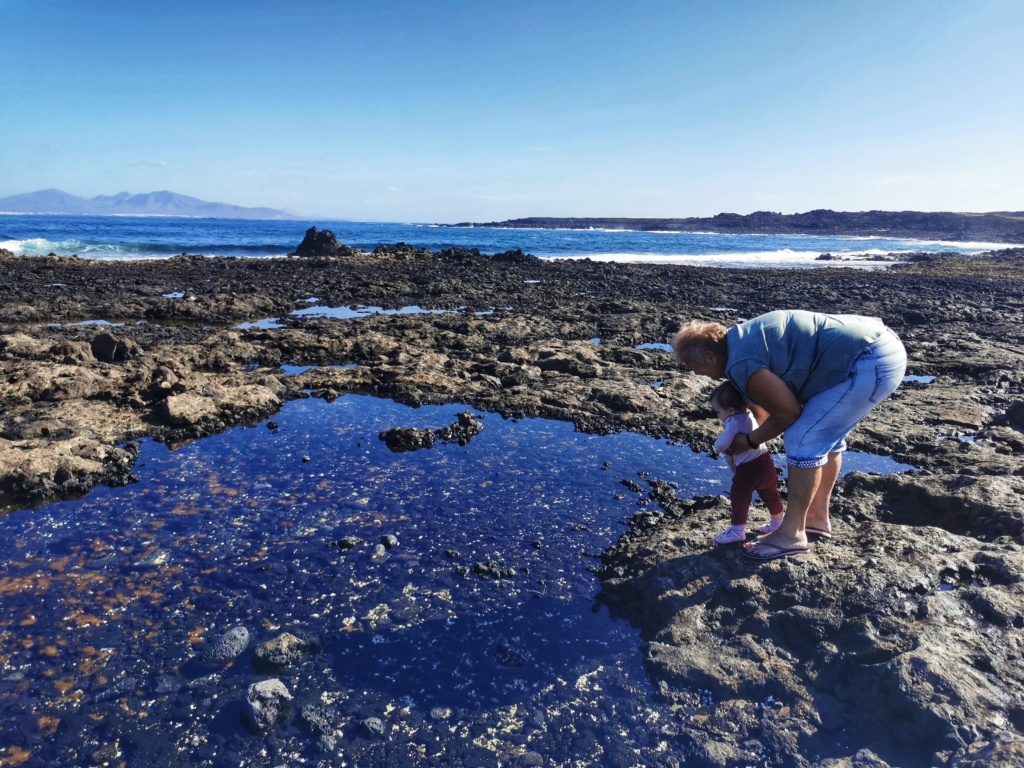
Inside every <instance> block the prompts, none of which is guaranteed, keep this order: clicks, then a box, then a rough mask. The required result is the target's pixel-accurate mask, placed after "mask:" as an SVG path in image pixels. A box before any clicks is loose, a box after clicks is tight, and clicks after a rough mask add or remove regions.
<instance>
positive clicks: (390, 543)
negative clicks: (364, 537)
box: [380, 533, 398, 549]
mask: <svg viewBox="0 0 1024 768" xmlns="http://www.w3.org/2000/svg"><path fill="white" fill-rule="evenodd" d="M380 543H381V544H383V545H384V547H385V548H386V549H393V548H395V547H397V546H398V537H397V536H394V535H392V534H390V533H389V534H386V535H385V536H381V538H380Z"/></svg>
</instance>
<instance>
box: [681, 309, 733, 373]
mask: <svg viewBox="0 0 1024 768" xmlns="http://www.w3.org/2000/svg"><path fill="white" fill-rule="evenodd" d="M726 331H728V328H726V327H725V326H724V325H722V324H721V323H706V322H701V321H700V320H691V321H690V322H688V323H686V324H685V325H684V326H683V327H682V328H680V329H679V332H678V333H676V335H675V337H674V338H673V339H672V351H673V352H675V355H676V360H678V361H679V362H680V363H682V364H683V365H689V364H690V363H703V362H705V361H706V360H707V353H708V352H715V353H716V354H717V355H718V356H719V357H720V358H721V359H722V360H723V361H724V360H725V356H726V351H727V349H726V341H725V334H726Z"/></svg>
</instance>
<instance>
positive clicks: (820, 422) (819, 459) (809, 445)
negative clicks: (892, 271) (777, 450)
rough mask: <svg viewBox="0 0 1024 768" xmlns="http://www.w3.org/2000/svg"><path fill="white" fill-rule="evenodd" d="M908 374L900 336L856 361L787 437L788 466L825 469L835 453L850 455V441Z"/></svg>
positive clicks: (810, 404)
mask: <svg viewBox="0 0 1024 768" xmlns="http://www.w3.org/2000/svg"><path fill="white" fill-rule="evenodd" d="M906 370H907V351H906V350H905V349H904V348H903V343H902V342H901V341H900V340H899V338H897V336H896V334H895V333H893V332H892V331H890V330H888V329H886V332H885V333H884V334H883V335H882V337H881V338H880V339H879V340H878V341H875V342H873V343H871V344H870V345H868V347H867V349H865V351H864V352H863V353H862V354H861V355H860V356H859V357H858V358H857V359H856V360H854V361H853V368H852V369H851V370H850V377H849V378H848V379H847V380H846V381H844V382H842V383H841V384H837V385H835V386H834V387H831V388H829V389H826V390H825V391H824V392H819V393H818V394H816V395H814V396H813V397H812V398H811V399H810V400H808V401H807V402H806V403H804V409H803V411H802V412H801V414H800V418H799V419H797V420H796V421H795V422H794V423H793V424H792V425H791V426H790V427H789V429H787V430H786V431H785V433H784V434H783V441H784V443H785V446H786V463H787V464H788V465H789V466H791V467H802V468H806V469H811V468H814V467H821V466H824V465H825V463H826V462H827V461H828V455H829V454H830V453H838V452H840V451H845V450H846V437H847V435H849V434H850V430H852V429H853V428H854V427H855V426H857V424H859V423H860V421H861V419H863V418H864V417H865V416H867V414H868V412H869V411H870V410H871V409H872V408H874V407H875V406H876V405H878V404H879V403H880V402H882V400H884V399H885V398H886V397H888V396H889V395H891V394H892V393H893V392H894V391H896V387H898V386H899V385H900V382H902V381H903V374H904V373H905V372H906Z"/></svg>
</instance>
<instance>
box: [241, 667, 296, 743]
mask: <svg viewBox="0 0 1024 768" xmlns="http://www.w3.org/2000/svg"><path fill="white" fill-rule="evenodd" d="M291 700H292V694H291V692H290V691H289V690H288V688H287V687H286V686H285V684H284V683H282V682H281V681H280V680H278V679H277V678H271V679H270V680H260V681H259V682H258V683H253V684H252V685H250V686H249V691H248V693H247V694H246V697H245V703H246V713H247V714H248V715H249V722H250V723H251V724H252V726H253V728H255V729H256V730H257V731H269V730H270V729H271V728H273V727H275V726H276V725H277V724H278V723H280V722H281V721H282V720H284V719H285V718H286V717H287V716H288V710H289V705H288V702H289V701H291Z"/></svg>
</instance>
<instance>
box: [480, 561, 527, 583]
mask: <svg viewBox="0 0 1024 768" xmlns="http://www.w3.org/2000/svg"><path fill="white" fill-rule="evenodd" d="M472 573H475V574H476V575H477V576H482V577H484V578H488V579H495V580H497V579H510V578H512V577H513V576H515V575H516V571H515V569H514V568H506V567H504V566H502V565H501V563H498V562H496V561H494V560H487V561H482V562H477V563H474V564H473V569H472Z"/></svg>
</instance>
